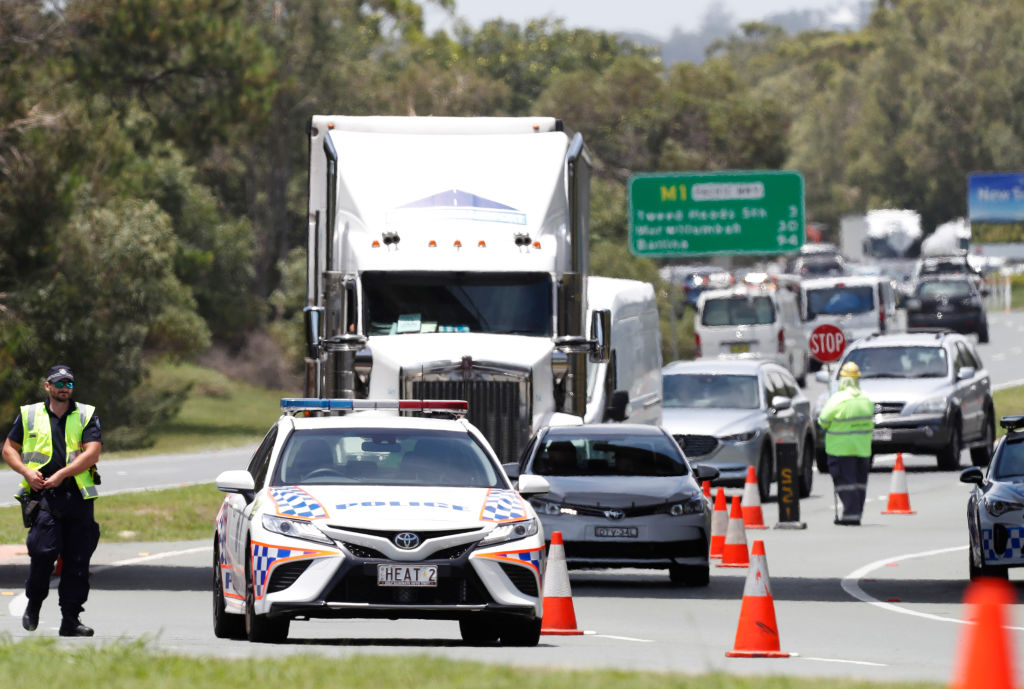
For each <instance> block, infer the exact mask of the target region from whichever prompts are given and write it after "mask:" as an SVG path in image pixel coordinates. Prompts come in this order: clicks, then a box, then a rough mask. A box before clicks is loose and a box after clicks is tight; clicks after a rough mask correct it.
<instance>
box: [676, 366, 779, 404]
mask: <svg viewBox="0 0 1024 689" xmlns="http://www.w3.org/2000/svg"><path fill="white" fill-rule="evenodd" d="M662 387H663V392H662V395H663V404H664V406H665V407H689V408H701V407H720V408H723V409H757V408H758V407H759V406H760V404H759V401H760V400H759V399H758V394H757V389H758V388H757V376H737V375H724V374H721V375H720V374H713V373H681V374H675V375H668V376H665V377H664V378H663V379H662Z"/></svg>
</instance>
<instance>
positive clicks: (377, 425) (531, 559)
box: [213, 399, 548, 646]
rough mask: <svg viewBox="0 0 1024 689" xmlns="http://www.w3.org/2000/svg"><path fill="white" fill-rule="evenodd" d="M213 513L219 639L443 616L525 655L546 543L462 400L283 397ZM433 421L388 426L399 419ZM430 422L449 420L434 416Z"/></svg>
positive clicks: (226, 477) (528, 483)
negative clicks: (346, 622) (356, 620)
mask: <svg viewBox="0 0 1024 689" xmlns="http://www.w3.org/2000/svg"><path fill="white" fill-rule="evenodd" d="M281 406H282V412H283V415H282V416H281V418H280V419H278V421H277V422H276V423H275V424H274V426H273V427H272V428H271V429H270V431H269V432H268V433H267V435H266V437H265V438H264V440H263V442H262V444H261V445H260V447H259V448H258V449H257V450H256V452H255V454H254V455H253V457H252V460H251V461H250V463H249V467H248V468H247V469H242V470H233V471H225V472H223V473H222V474H221V475H220V476H218V477H217V488H219V489H220V490H222V491H224V492H225V493H227V494H228V495H227V496H226V497H225V499H224V503H223V505H222V506H221V508H220V511H219V512H218V514H217V520H216V528H215V537H214V557H213V574H214V576H213V623H214V633H215V634H216V635H217V636H218V637H225V638H242V637H244V638H248V639H249V640H250V641H264V642H278V641H282V640H284V639H285V638H286V637H287V636H288V631H289V627H290V623H291V621H292V620H306V619H310V618H325V617H326V618H352V617H373V618H388V619H396V618H425V619H449V620H457V621H458V622H459V628H460V631H461V634H462V638H463V639H464V640H465V641H467V642H472V643H479V642H492V641H499V640H500V641H501V643H503V644H505V645H517V646H518V645H522V646H532V645H536V644H537V642H538V640H539V636H540V625H541V613H542V611H541V603H542V597H541V591H542V589H541V577H542V574H543V572H544V563H545V560H544V554H545V551H544V533H543V530H542V527H541V524H540V521H539V520H538V519H537V515H536V514H535V512H534V511H533V508H532V507H531V506H530V504H529V503H528V502H527V500H526V499H524V498H523V495H535V494H541V493H545V492H547V490H548V484H547V481H545V480H544V479H543V478H541V477H524V478H526V479H527V480H525V481H524V480H523V479H522V478H521V479H520V481H519V485H518V491H517V490H515V489H513V486H512V484H511V483H510V482H509V479H508V477H507V476H506V474H505V472H504V471H503V470H502V467H501V464H500V462H499V461H498V459H497V457H496V456H495V454H494V451H493V450H492V449H491V447H490V445H489V444H488V443H487V441H486V440H485V439H484V437H483V436H482V435H481V433H480V432H479V431H478V430H477V429H476V428H475V427H474V426H473V425H471V424H470V423H469V422H467V421H466V420H465V419H463V418H458V417H459V416H461V415H462V414H464V413H465V411H466V408H467V404H466V402H461V401H431V400H424V401H412V400H402V401H394V400H392V401H383V402H375V401H372V400H348V399H346V400H327V399H284V400H282V401H281ZM400 409H401V410H403V411H406V412H413V413H430V414H431V415H432V416H433V417H434V418H417V417H411V416H400V415H399V410H400ZM438 415H442V416H447V418H438Z"/></svg>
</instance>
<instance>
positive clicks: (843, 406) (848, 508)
mask: <svg viewBox="0 0 1024 689" xmlns="http://www.w3.org/2000/svg"><path fill="white" fill-rule="evenodd" d="M818 425H819V426H821V427H822V428H823V429H825V454H826V455H828V473H830V474H832V484H833V485H834V486H835V492H836V495H838V496H839V500H840V501H841V502H842V503H843V516H842V517H840V516H839V515H838V514H836V520H835V523H836V524H845V525H853V526H856V525H859V524H860V517H861V513H862V512H863V511H864V499H865V498H866V497H867V489H868V472H869V471H870V469H871V435H872V432H873V431H874V428H875V405H874V404H873V403H872V402H871V400H869V399H868V398H867V396H865V395H864V393H863V392H861V389H860V368H859V367H858V366H857V364H855V363H854V362H852V361H848V362H846V363H845V364H843V367H842V368H840V369H839V389H838V390H837V391H836V392H835V394H833V395H832V396H831V397H829V398H828V401H827V402H826V403H825V406H824V407H823V408H822V410H821V413H820V414H818Z"/></svg>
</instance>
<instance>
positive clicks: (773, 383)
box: [765, 371, 789, 406]
mask: <svg viewBox="0 0 1024 689" xmlns="http://www.w3.org/2000/svg"><path fill="white" fill-rule="evenodd" d="M765 381H766V382H767V383H768V399H767V402H768V406H771V404H772V399H773V398H775V397H777V396H780V395H781V396H782V397H788V396H789V395H787V394H786V386H785V385H784V384H783V382H782V378H781V377H780V376H779V374H778V373H776V372H775V371H767V372H766V375H765Z"/></svg>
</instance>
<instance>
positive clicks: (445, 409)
mask: <svg viewBox="0 0 1024 689" xmlns="http://www.w3.org/2000/svg"><path fill="white" fill-rule="evenodd" d="M370 410H380V411H395V412H398V413H399V414H403V413H404V414H406V415H413V416H442V417H447V418H456V419H460V418H463V417H465V416H466V414H468V413H469V402H467V401H465V400H356V399H330V398H320V397H282V398H281V413H282V414H286V415H288V416H296V415H299V416H344V415H345V414H348V413H351V412H359V411H370Z"/></svg>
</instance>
